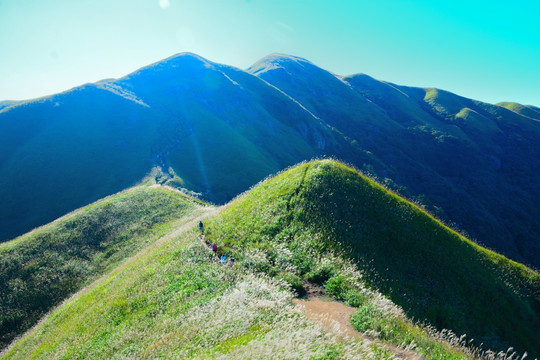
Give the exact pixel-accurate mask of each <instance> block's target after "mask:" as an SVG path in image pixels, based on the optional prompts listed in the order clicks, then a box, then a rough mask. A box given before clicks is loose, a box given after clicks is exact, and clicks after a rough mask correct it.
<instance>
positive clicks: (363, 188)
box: [207, 161, 540, 357]
mask: <svg viewBox="0 0 540 360" xmlns="http://www.w3.org/2000/svg"><path fill="white" fill-rule="evenodd" d="M208 229H209V230H208V232H209V234H208V235H207V236H208V238H209V239H210V241H216V242H217V243H218V245H219V246H221V247H225V248H228V247H229V248H230V250H229V251H231V252H232V253H234V251H235V250H236V249H238V248H240V249H242V248H247V249H250V248H252V249H262V250H264V251H266V252H267V253H268V254H269V255H268V257H269V265H266V266H267V268H266V271H268V272H269V273H272V272H274V273H276V274H281V271H282V270H280V268H279V266H278V265H279V263H280V261H282V260H280V259H281V257H283V256H284V255H283V254H286V253H288V254H289V255H288V257H289V259H292V260H291V262H292V263H293V266H291V267H290V268H288V270H287V272H289V274H287V275H284V277H285V279H288V280H289V281H291V283H292V284H295V283H296V284H298V282H299V280H298V279H297V280H294V277H295V276H297V277H300V278H303V279H307V280H311V281H314V282H316V283H320V282H325V287H326V289H327V291H328V292H329V293H333V294H335V295H336V296H338V297H341V298H343V299H345V300H347V301H352V302H353V303H355V302H356V303H357V305H356V306H358V305H360V306H361V310H362V311H363V312H362V311H361V312H360V314H359V315H358V318H359V319H358V318H357V320H358V321H357V325H358V326H359V327H360V328H361V329H362V330H366V329H369V328H370V326H375V327H374V328H373V329H374V330H377V331H382V333H381V334H382V335H381V336H383V337H388V338H390V339H397V340H398V341H397V343H398V344H399V343H400V342H401V341H407V342H408V341H410V339H411V338H410V337H409V338H408V339H409V340H406V339H407V336H401V337H400V336H395V335H394V332H398V331H397V330H395V327H396V326H393V327H392V326H391V327H390V328H389V329H386V330H385V326H384V325H381V323H382V324H384V321H379V320H375V321H373V319H371V318H369V317H368V319H367V320H366V319H363V318H362V316H365V314H370V313H373V311H375V310H373V309H372V307H370V306H369V305H365V306H362V305H363V300H362V299H360V300H358V299H357V298H355V296H354V293H353V294H351V293H350V289H354V286H352V285H350V283H351V280H350V279H348V277H350V275H341V274H340V275H338V274H336V273H335V270H334V269H333V268H332V265H331V264H335V263H339V261H338V260H336V257H335V256H334V257H330V258H329V259H333V260H329V261H327V262H324V261H323V262H322V263H321V257H324V254H325V253H327V252H329V253H331V254H338V256H344V257H346V258H348V259H350V260H352V261H353V262H354V263H355V264H357V266H358V268H359V269H360V270H361V272H362V275H363V276H362V277H361V279H362V281H365V282H366V283H367V284H369V285H370V286H371V287H373V288H375V289H378V290H379V291H381V292H382V293H383V294H384V295H386V296H388V297H389V299H391V300H392V301H393V302H395V303H396V304H398V305H400V306H401V307H402V308H403V309H404V311H405V312H406V314H407V315H408V316H409V317H414V318H415V319H420V320H421V321H427V322H428V323H430V324H432V325H433V326H436V327H437V328H438V329H443V328H446V329H451V330H453V331H454V332H456V333H457V334H458V335H459V334H463V333H466V334H467V335H468V336H469V338H471V337H472V338H474V339H476V343H477V344H480V343H483V344H484V346H486V347H489V348H493V349H496V350H503V351H504V350H506V348H507V347H508V346H514V347H515V349H517V350H518V351H519V352H521V353H523V352H525V351H527V352H528V353H529V355H531V356H532V357H535V356H538V354H540V341H539V339H540V276H539V275H538V274H537V273H535V272H533V271H532V270H530V269H528V268H526V267H525V266H523V265H520V264H518V263H515V262H513V261H511V260H508V259H507V258H505V257H503V256H501V255H498V254H496V253H494V252H491V251H489V250H486V249H484V248H481V247H479V246H478V245H476V244H475V243H472V242H471V241H469V240H467V239H466V238H464V237H463V236H461V235H459V234H457V233H456V232H454V231H452V230H451V229H449V228H448V227H446V226H444V225H443V224H441V223H440V222H439V221H437V220H435V219H434V218H432V217H431V216H430V215H428V214H427V213H425V212H424V211H422V210H421V209H420V208H418V207H416V206H415V205H413V204H412V203H409V202H407V201H405V200H403V199H402V198H400V197H398V196H397V195H395V194H393V193H390V192H389V191H388V190H386V189H384V188H383V187H381V186H380V185H378V184H377V183H375V182H374V181H372V180H370V179H368V178H366V177H364V176H362V175H361V174H359V173H357V172H356V171H354V170H352V169H351V168H348V167H346V166H344V165H342V164H339V163H336V162H332V161H318V162H311V163H307V164H303V165H301V166H298V167H295V168H293V169H291V170H289V171H286V172H284V173H282V174H280V175H278V176H277V177H275V178H274V179H272V180H270V181H267V182H265V183H263V184H261V185H259V186H258V187H256V188H255V189H253V190H252V191H251V192H249V193H248V194H246V195H244V196H242V197H240V198H239V199H238V200H236V201H235V202H234V203H232V204H231V205H229V206H228V207H227V208H226V209H225V210H224V211H223V212H222V214H221V215H220V217H219V218H218V219H216V220H213V221H212V222H211V223H209V225H208ZM237 256H242V255H241V254H239V255H237ZM259 266H260V265H259ZM349 274H350V272H349ZM297 286H298V285H297ZM358 303H359V304H358ZM375 313H376V311H375ZM370 324H371V325H370ZM376 326H379V327H376ZM381 329H382V330H381Z"/></svg>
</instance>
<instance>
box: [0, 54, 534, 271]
mask: <svg viewBox="0 0 540 360" xmlns="http://www.w3.org/2000/svg"><path fill="white" fill-rule="evenodd" d="M8 103H9V104H10V105H12V106H9V107H5V108H4V109H0V199H2V202H1V203H0V241H5V240H7V239H10V238H13V237H15V236H18V235H20V234H22V233H24V232H27V231H29V230H30V229H32V228H33V227H35V226H39V225H42V224H45V223H47V222H49V221H52V220H53V219H54V218H56V217H58V216H61V215H62V214H64V213H66V212H69V211H71V210H73V209H75V208H78V207H81V206H84V205H86V204H88V203H91V202H92V201H95V200H97V199H99V198H102V197H103V196H106V195H109V194H113V193H115V192H118V191H120V190H122V189H124V188H126V187H129V186H133V185H134V184H137V183H138V182H139V181H140V180H141V179H142V178H143V177H145V176H146V175H147V174H148V173H150V172H151V171H153V173H152V176H153V177H154V178H155V179H156V181H157V182H160V183H164V182H167V183H168V184H170V185H173V186H176V187H179V188H186V189H188V190H189V191H193V192H195V193H199V194H200V196H201V197H203V198H204V199H206V200H208V201H211V202H216V203H225V202H226V201H229V200H230V199H232V198H233V197H234V196H236V195H237V194H238V193H240V192H241V191H244V190H246V189H248V188H249V187H250V186H251V185H253V184H254V183H256V182H257V181H259V180H260V179H263V178H264V177H266V176H268V175H269V174H271V173H275V172H276V171H279V170H281V169H283V168H285V167H287V166H289V165H291V164H293V163H297V162H299V161H302V160H307V159H311V158H314V157H320V156H334V157H337V158H340V159H343V160H345V161H347V162H349V163H352V164H354V165H355V166H357V167H358V168H360V169H362V170H363V171H365V172H366V173H369V174H370V175H372V176H374V177H376V178H377V179H379V180H380V181H381V182H383V183H385V184H386V185H387V186H389V187H391V188H392V189H394V190H396V191H399V192H400V193H401V194H402V195H404V196H406V197H408V198H410V199H413V200H415V201H417V202H420V203H422V204H423V205H424V206H425V207H426V208H427V209H429V210H430V211H432V212H433V213H436V214H437V215H438V216H439V217H441V218H443V219H444V220H445V221H447V222H449V223H453V224H455V225H456V226H457V227H458V228H459V229H461V230H462V231H465V232H467V233H468V234H470V235H471V237H472V238H474V239H476V240H477V241H478V242H479V243H481V244H484V245H486V246H488V247H490V248H494V249H496V250H497V251H500V252H502V253H504V254H505V255H506V256H509V257H511V258H512V259H514V260H517V261H520V262H524V263H527V264H530V265H533V266H535V267H540V242H539V241H538V239H539V238H540V224H539V223H538V221H537V219H536V214H537V213H540V201H538V199H540V186H539V185H538V184H540V141H539V140H538V139H539V138H540V123H539V122H538V121H537V120H536V119H535V118H534V116H536V115H535V114H536V112H537V110H538V109H536V108H534V107H530V106H529V107H527V106H525V107H524V106H521V105H515V104H514V105H512V104H507V107H509V108H510V109H511V110H508V109H505V108H504V107H502V106H494V105H489V104H485V103H481V102H478V101H475V100H471V99H466V98H463V97H460V96H458V95H455V94H452V93H449V92H446V91H443V90H438V89H421V88H411V87H405V86H398V85H395V84H391V83H387V82H382V81H378V80H375V79H373V78H370V77H369V76H367V75H353V76H347V77H341V76H337V75H335V74H332V73H330V72H328V71H325V70H323V69H320V68H318V67H317V66H315V65H314V64H312V63H310V62H309V61H307V60H304V59H301V58H297V57H293V56H287V55H272V56H270V57H267V58H265V59H262V60H261V61H259V62H258V63H257V64H255V65H254V66H252V67H251V68H250V69H248V71H241V70H239V69H236V68H233V67H230V66H226V65H221V64H216V63H213V62H211V61H208V60H206V59H203V58H201V57H199V56H197V55H194V54H179V55H176V56H173V57H171V58H169V59H165V60H163V61H160V62H158V63H156V64H152V65H150V66H148V67H146V68H143V69H140V70H138V71H136V72H134V73H132V74H130V75H128V76H126V77H124V78H121V79H116V80H114V79H113V80H103V81H100V82H98V83H96V84H87V85H84V86H82V87H79V88H76V89H73V90H71V91H68V92H66V93H63V94H59V95H55V96H52V97H48V98H44V99H38V100H34V101H27V102H22V103H17V104H13V103H11V102H8ZM1 106H4V105H1ZM533 115H534V116H533ZM152 169H153V170H152ZM159 172H161V174H159Z"/></svg>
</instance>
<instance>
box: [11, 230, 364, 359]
mask: <svg viewBox="0 0 540 360" xmlns="http://www.w3.org/2000/svg"><path fill="white" fill-rule="evenodd" d="M361 345H362V344H359V343H358V342H355V341H353V340H347V341H345V342H343V343H339V342H338V341H337V339H336V338H335V337H334V336H332V335H330V334H325V333H324V332H323V331H322V330H321V328H320V327H318V326H317V325H316V324H313V323H312V322H310V321H308V320H307V319H306V318H305V317H304V316H303V314H302V312H301V311H300V310H299V308H297V307H295V306H294V304H293V302H292V293H291V292H290V290H289V289H288V288H287V287H286V286H283V284H282V283H280V282H277V281H275V280H273V279H271V278H269V277H267V276H264V275H261V274H258V275H254V274H253V273H252V272H251V271H250V270H249V269H248V268H246V267H243V266H241V265H238V266H235V267H223V266H222V265H220V264H219V263H218V262H217V261H216V258H215V257H214V255H213V254H212V253H211V251H210V250H209V249H207V248H205V247H204V246H203V245H202V243H201V242H200V241H199V240H198V230H196V229H195V227H193V228H192V230H186V231H185V232H183V233H179V234H178V235H177V236H169V237H167V238H165V239H164V240H163V241H160V242H159V243H157V244H156V245H153V246H152V247H150V248H148V249H147V250H146V251H145V252H144V253H142V254H140V255H139V256H137V257H136V258H133V259H131V260H130V261H128V262H126V263H125V264H123V265H122V266H120V267H118V268H117V269H115V270H114V271H113V272H111V273H110V274H109V275H108V276H106V277H104V278H103V279H101V280H100V281H98V282H96V283H94V284H93V285H92V286H90V287H88V288H86V289H85V290H83V291H82V292H80V293H79V294H77V296H75V297H73V298H71V299H69V300H68V301H67V302H65V303H64V304H63V305H62V306H61V307H59V308H58V309H56V310H55V311H54V312H52V313H51V314H50V315H49V316H48V317H47V318H45V320H44V321H43V322H41V323H40V324H39V325H38V326H36V327H35V328H34V329H32V330H31V331H30V332H28V333H27V334H26V335H25V336H24V337H23V338H22V339H21V340H19V341H18V342H17V343H15V344H14V346H13V347H11V348H9V349H8V351H6V352H5V353H4V354H3V359H104V358H105V359H111V358H163V359H171V358H181V359H229V358H237V359H244V358H267V359H284V358H317V359H325V358H329V357H326V356H327V355H328V354H334V355H335V357H334V358H350V357H354V358H364V357H366V356H367V354H368V353H369V352H370V351H371V349H370V348H369V347H362V346H361ZM346 356H349V357H346Z"/></svg>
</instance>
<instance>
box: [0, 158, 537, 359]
mask: <svg viewBox="0 0 540 360" xmlns="http://www.w3.org/2000/svg"><path fill="white" fill-rule="evenodd" d="M208 215H211V214H208ZM204 221H205V224H206V226H205V228H206V240H208V241H217V242H218V244H219V251H218V253H219V255H221V254H225V255H226V256H234V257H235V258H236V259H237V262H236V264H235V265H234V266H222V265H220V264H219V262H218V261H217V258H216V257H215V256H214V255H213V254H212V253H211V251H210V250H209V249H208V248H206V247H205V246H204V245H203V243H202V242H201V241H200V239H199V234H198V230H197V229H196V222H197V220H195V221H192V222H191V223H188V224H185V225H184V226H182V227H180V228H178V229H176V231H175V232H174V233H172V234H170V235H169V236H166V237H164V238H162V239H161V240H160V241H158V242H156V243H154V244H153V245H151V246H149V247H147V248H146V249H145V250H144V251H142V252H141V253H139V254H138V255H137V256H136V257H133V258H131V259H129V260H128V261H127V262H125V263H124V264H122V265H120V266H119V267H118V268H116V269H114V270H113V271H112V272H111V273H109V274H108V275H107V276H104V277H102V278H101V279H100V280H99V281H97V282H95V283H93V284H92V285H91V286H89V287H87V288H85V289H84V290H82V291H80V292H79V293H78V294H76V295H75V296H73V297H72V298H71V299H69V300H68V301H66V302H65V303H64V304H63V305H62V306H60V307H59V308H58V309H56V310H55V311H53V312H52V313H51V314H50V315H49V316H47V317H46V318H45V319H44V320H43V321H42V322H41V323H40V324H39V325H38V326H36V327H35V328H33V329H32V330H31V331H29V332H28V333H27V334H25V336H24V337H23V338H21V339H20V340H19V341H17V342H16V343H15V344H13V345H12V346H11V347H10V348H8V349H7V350H6V351H5V352H4V353H3V354H2V355H3V359H28V358H35V359H41V358H43V359H44V358H46V359H68V358H69V359H100V358H182V359H195V358H196V359H206V358H208V359H209V358H213V359H214V358H216V359H226V358H227V359H228V358H234V359H243V358H265V359H288V358H290V359H293V358H294V359H297V358H305V359H308V358H309V359H357V358H368V359H389V358H393V356H395V354H394V352H395V351H396V347H395V346H401V347H403V348H408V349H413V350H414V351H415V352H417V353H420V354H422V355H423V356H424V358H426V359H475V358H478V356H480V355H479V354H478V353H477V352H475V351H471V350H469V349H467V348H465V347H463V345H464V343H465V342H464V340H463V339H460V338H459V337H456V336H454V335H452V334H451V333H450V334H449V333H447V332H442V333H441V332H436V331H435V330H434V329H433V328H429V327H425V326H419V325H417V324H415V323H414V322H413V321H412V320H411V315H417V314H422V315H423V316H421V317H418V316H417V317H415V318H416V319H418V318H421V319H432V320H433V322H434V323H437V321H439V320H441V319H444V321H446V322H447V323H446V324H450V325H453V324H456V326H469V328H471V329H473V328H474V329H477V330H478V331H484V333H481V334H480V335H481V336H482V335H485V336H484V339H487V336H490V334H489V332H490V331H495V328H493V326H501V329H503V330H504V331H505V330H507V329H509V328H512V329H513V330H516V331H518V333H516V334H510V333H509V332H507V333H505V334H504V336H505V337H504V338H503V337H500V338H497V339H494V338H491V342H490V344H491V345H499V346H506V342H507V341H517V342H518V344H515V345H516V346H519V348H518V349H519V350H520V351H523V349H524V348H527V349H528V350H529V352H530V353H531V354H537V350H538V343H537V341H538V336H536V335H537V334H538V328H535V326H536V325H537V324H538V318H537V316H538V287H539V276H538V274H536V273H534V272H532V271H531V270H529V269H528V268H526V267H524V266H522V265H519V264H516V263H513V262H511V261H509V260H507V259H506V258H504V257H502V256H500V255H497V254H495V253H492V252H490V251H487V250H485V249H482V248H480V247H478V246H476V245H474V244H472V243H470V242H469V241H468V240H466V239H464V238H462V237H461V236H459V235H458V234H456V233H454V232H452V231H451V230H450V229H448V228H446V227H444V226H443V225H442V224H440V223H439V222H437V221H436V220H434V219H433V218H431V217H430V216H429V215H427V214H425V213H424V212H423V211H422V210H420V209H419V208H417V207H416V206H414V205H413V204H410V203H408V202H406V201H404V200H403V199H401V198H399V197H397V196H396V195H394V194H392V193H389V192H388V191H387V190H386V189H384V188H382V187H381V186H379V185H377V184H376V183H374V182H373V181H371V180H369V179H367V178H365V177H363V176H362V175H360V174H359V173H357V172H355V171H354V170H352V169H350V168H348V167H346V166H344V165H342V164H340V163H336V162H333V161H316V162H311V163H307V164H302V165H300V166H297V167H295V168H292V169H290V170H288V171H286V172H284V173H281V174H279V175H278V176H276V177H275V178H273V179H270V180H268V181H266V182H264V183H262V184H260V185H258V186H257V187H255V188H254V189H253V190H251V191H250V192H249V193H247V194H245V195H243V196H241V197H239V198H238V199H236V200H235V201H233V202H232V203H231V204H229V205H228V206H227V207H225V208H224V209H223V210H221V212H220V213H218V214H217V215H216V216H214V217H212V218H210V219H207V220H204ZM442 253H444V254H445V255H447V256H449V260H448V261H447V260H445V259H444V258H443V256H441V254H442ZM450 261H452V262H453V263H452V264H451V266H450V265H449V262H450ZM450 267H451V269H450ZM488 270H489V271H488ZM469 271H474V272H471V273H469ZM463 277H465V278H466V281H464V282H462V281H461V280H462V279H463ZM439 281H444V282H445V283H446V288H447V290H446V291H445V290H444V288H445V287H444V286H442V285H440V284H438V283H437V282H439ZM307 282H311V283H313V284H321V283H322V284H324V288H325V290H326V292H327V293H328V294H329V295H330V296H333V297H335V298H337V299H341V300H343V301H345V302H346V303H347V304H349V305H351V306H354V307H357V308H358V310H357V312H356V313H355V315H354V316H353V317H352V318H351V322H352V324H353V326H354V327H355V328H356V329H358V330H359V331H361V332H364V333H366V334H368V335H369V336H370V337H371V339H372V340H369V341H368V339H367V338H362V337H360V338H345V339H344V338H338V337H336V335H334V334H332V333H328V332H327V330H325V328H323V327H321V326H320V325H318V323H316V322H312V321H310V320H308V319H307V318H306V317H305V314H304V313H303V312H302V311H301V309H300V308H299V307H297V306H295V305H294V303H293V302H292V298H293V296H294V294H295V293H296V294H302V293H303V290H304V287H305V286H306V284H307ZM469 282H470V284H469ZM430 286H431V288H430ZM473 286H474V289H472V287H473ZM370 287H371V289H370ZM377 288H380V289H381V290H382V292H383V293H386V294H388V297H389V298H390V299H391V300H393V301H395V302H397V303H399V302H401V303H402V304H403V310H402V309H401V308H400V307H398V306H396V305H395V304H393V303H392V302H391V301H390V300H389V299H387V298H385V297H384V296H383V295H381V294H380V293H379V292H378V291H377ZM389 289H391V290H389ZM494 291H495V292H497V296H496V297H491V296H492V295H493V292H494ZM437 292H441V295H438V294H437ZM403 296H406V299H404V298H403ZM443 296H444V297H445V302H444V304H447V305H448V306H447V308H446V309H444V310H445V311H443V309H442V308H440V307H439V308H437V306H435V304H437V305H439V306H442V305H443V303H441V300H442V297H443ZM406 300H409V301H406ZM479 302H481V303H483V306H484V307H487V309H486V310H482V309H479V308H478V303H479ZM502 305H504V306H503V308H501V306H502ZM426 307H429V308H426ZM533 308H534V309H533ZM429 309H431V310H429ZM479 311H480V312H481V311H484V312H481V313H478V314H476V312H479ZM487 311H492V312H493V311H495V312H494V313H495V314H498V317H495V320H491V318H493V316H489V317H488V318H486V317H485V316H484V315H485V312H487ZM496 311H498V312H496ZM512 312H513V313H514V314H513V316H510V315H512V314H511V313H512ZM464 315H466V316H464ZM490 315H493V313H491V314H490ZM521 316H525V317H527V319H522V318H521ZM465 317H467V319H465ZM512 317H514V318H516V319H517V320H512V319H511V318H512ZM490 321H495V322H496V324H493V323H490ZM507 321H510V322H511V324H506V323H505V322H507ZM475 322H476V323H475ZM475 326H477V328H475ZM513 326H516V327H517V328H513ZM497 329H498V328H497ZM373 339H375V340H373ZM477 341H478V340H477ZM387 344H393V345H392V346H394V347H392V346H389V345H387ZM484 356H486V357H489V356H491V357H490V358H493V359H495V358H496V356H495V355H494V354H492V353H491V354H484ZM498 358H505V356H504V355H501V356H500V357H498Z"/></svg>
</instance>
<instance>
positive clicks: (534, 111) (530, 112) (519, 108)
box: [497, 102, 540, 121]
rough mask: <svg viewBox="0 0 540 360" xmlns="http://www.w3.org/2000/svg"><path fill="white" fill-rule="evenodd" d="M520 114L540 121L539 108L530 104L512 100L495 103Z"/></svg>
mask: <svg viewBox="0 0 540 360" xmlns="http://www.w3.org/2000/svg"><path fill="white" fill-rule="evenodd" d="M497 105H498V106H502V107H504V108H507V109H508V110H511V111H513V112H515V113H518V114H520V115H523V116H526V117H529V118H531V119H534V120H538V121H540V109H539V108H537V107H536V106H532V105H521V104H518V103H514V102H501V103H498V104H497Z"/></svg>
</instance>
